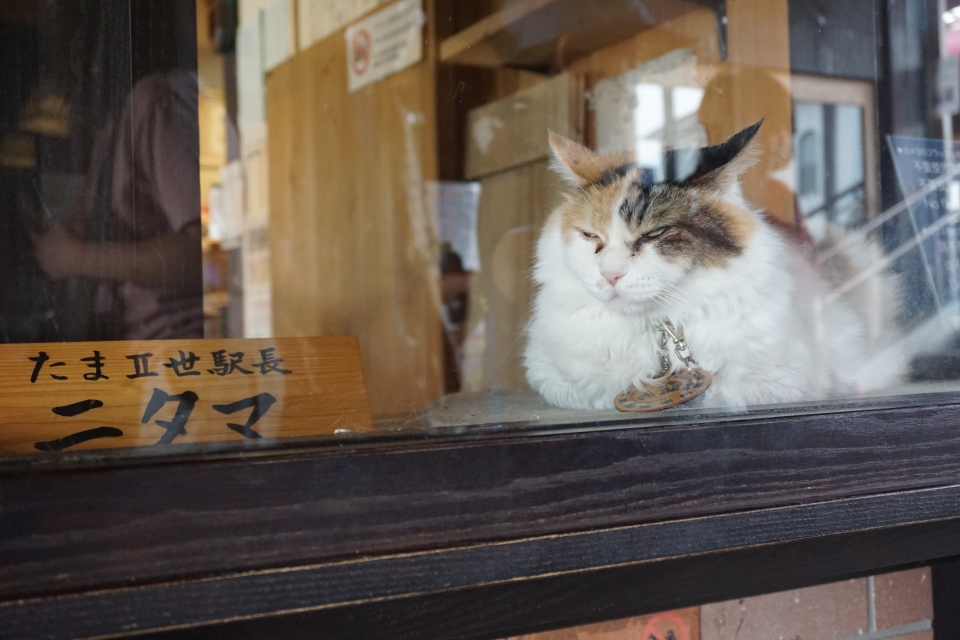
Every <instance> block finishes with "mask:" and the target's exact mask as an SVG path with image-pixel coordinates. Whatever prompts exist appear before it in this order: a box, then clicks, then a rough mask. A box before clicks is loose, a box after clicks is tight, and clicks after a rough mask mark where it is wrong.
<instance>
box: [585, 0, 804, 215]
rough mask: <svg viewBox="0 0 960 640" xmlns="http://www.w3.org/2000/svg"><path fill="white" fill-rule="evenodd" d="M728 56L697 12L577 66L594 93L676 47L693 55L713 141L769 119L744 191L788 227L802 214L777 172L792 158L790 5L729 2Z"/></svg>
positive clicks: (707, 18)
mask: <svg viewBox="0 0 960 640" xmlns="http://www.w3.org/2000/svg"><path fill="white" fill-rule="evenodd" d="M727 11H728V22H727V37H728V51H729V54H728V57H727V60H726V61H722V60H721V59H720V41H719V35H718V32H717V21H716V16H715V15H714V13H713V12H712V11H710V10H708V9H702V10H699V11H692V12H690V13H688V14H686V15H684V16H681V17H679V18H677V19H675V20H671V21H669V22H666V23H664V24H662V25H660V26H658V27H656V28H653V29H649V30H647V31H644V32H642V33H639V34H637V35H636V36H635V37H634V38H631V39H630V40H626V41H624V42H621V43H619V44H616V45H613V46H610V47H607V48H605V49H601V50H599V51H596V52H594V53H592V54H590V55H589V56H586V57H584V58H581V59H580V60H577V61H576V62H574V63H572V64H571V65H570V67H569V70H570V71H571V72H576V73H582V74H584V76H585V77H586V84H587V89H588V90H590V89H592V88H593V87H594V86H596V84H597V82H599V81H600V80H603V79H605V78H610V77H614V76H617V75H620V74H622V73H624V72H626V71H629V70H630V69H633V68H635V67H637V66H639V65H641V64H643V63H645V62H649V61H651V60H653V59H655V58H658V57H660V56H662V55H664V54H666V53H669V52H670V51H673V50H675V49H681V48H686V49H690V50H691V51H693V53H694V55H696V57H697V61H698V63H699V66H700V77H701V87H703V88H704V89H708V92H707V94H706V95H705V96H704V103H703V104H704V106H703V107H701V114H700V121H701V123H702V124H703V125H704V126H705V127H706V129H707V134H708V136H709V138H710V142H711V144H715V143H717V142H719V141H721V140H723V139H725V138H726V137H728V136H730V135H732V134H733V133H736V132H737V131H739V130H740V129H742V128H743V127H745V126H747V125H748V124H751V123H753V122H755V121H757V120H759V119H760V118H765V120H764V125H763V128H762V130H761V131H762V133H761V142H762V143H763V145H764V157H763V160H762V161H761V162H760V163H759V164H758V165H757V166H756V167H754V168H752V169H750V170H749V171H748V172H747V173H746V174H745V175H744V176H743V184H744V193H745V195H746V196H747V198H748V200H750V201H751V202H752V203H753V204H754V205H755V206H757V207H760V208H763V209H766V210H767V211H768V213H769V214H770V215H771V216H772V217H774V218H776V219H777V220H780V221H783V222H787V223H789V222H792V221H793V217H794V201H793V194H792V192H790V191H789V190H788V189H786V188H784V187H783V186H782V183H780V182H777V181H774V180H771V179H770V175H771V174H772V173H773V172H775V171H778V170H781V169H783V168H784V167H785V166H787V163H788V162H789V161H790V159H791V157H792V152H793V151H792V104H791V100H790V79H789V70H790V33H789V24H788V16H787V1H786V0H737V2H728V3H727ZM586 140H587V143H588V144H589V145H591V146H594V145H595V144H596V139H595V131H594V127H593V121H592V113H588V114H587V131H586Z"/></svg>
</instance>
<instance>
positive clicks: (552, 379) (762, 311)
mask: <svg viewBox="0 0 960 640" xmlns="http://www.w3.org/2000/svg"><path fill="white" fill-rule="evenodd" d="M561 233H562V232H561V229H560V226H559V224H558V223H557V221H553V222H552V223H548V225H547V227H546V228H545V229H544V232H543V235H542V236H541V239H540V243H539V245H538V250H537V266H536V269H535V274H534V279H535V280H536V281H537V283H538V284H539V289H538V291H537V294H536V298H535V303H534V309H533V314H532V317H531V320H530V323H529V325H528V328H527V344H526V349H525V354H524V356H525V364H526V367H527V380H528V382H529V383H530V385H531V386H532V387H533V388H534V389H535V390H536V391H538V392H539V393H540V394H541V395H542V396H543V397H544V398H545V399H546V400H547V401H548V402H550V403H551V404H554V405H557V406H562V407H567V408H575V409H612V408H613V402H614V398H616V396H617V394H619V393H620V392H622V391H625V390H626V389H627V388H628V387H629V386H630V385H631V384H633V385H639V384H642V383H643V382H644V381H648V380H650V379H651V378H652V377H653V376H654V375H655V374H656V373H657V372H659V370H660V364H659V359H658V353H659V347H658V345H657V338H658V334H657V331H656V327H657V325H658V324H659V323H660V321H661V320H662V319H664V318H669V319H670V321H671V322H673V323H674V324H680V325H682V326H683V328H684V332H685V337H686V342H687V344H688V346H689V348H690V350H691V351H692V353H693V355H694V357H695V358H696V360H697V361H698V362H699V363H700V364H701V366H702V367H703V368H704V369H706V370H708V371H710V372H711V374H713V378H714V381H713V384H712V386H711V388H710V390H709V391H708V392H707V393H706V394H705V396H704V398H703V400H702V402H703V404H704V405H706V406H733V407H743V406H747V405H758V404H773V403H784V402H796V401H801V400H812V399H825V398H829V397H835V396H840V395H846V394H850V393H856V392H865V391H870V390H873V389H877V388H882V387H884V386H886V385H889V384H891V383H892V382H894V381H895V380H896V379H897V378H898V377H899V375H900V373H901V369H902V363H901V362H899V361H896V360H893V361H890V360H889V359H888V360H887V361H886V362H879V363H878V362H876V361H875V359H874V358H873V357H872V356H873V354H872V353H871V351H870V347H869V345H868V343H867V340H866V337H865V331H864V323H863V321H862V319H861V318H859V317H857V315H856V314H855V313H854V310H852V309H850V308H848V307H846V306H845V305H843V304H841V303H838V302H830V301H829V296H828V293H829V292H828V290H827V288H826V286H825V285H824V283H823V281H822V280H821V278H819V276H818V275H817V274H816V273H815V272H814V271H813V270H812V268H810V267H809V266H808V265H807V264H806V263H805V262H804V260H803V259H802V258H801V257H800V256H799V254H798V252H796V251H795V250H793V249H792V248H790V247H788V246H786V245H785V244H784V243H783V242H782V241H781V239H780V238H779V236H778V235H777V233H776V232H775V231H774V230H772V229H770V228H769V227H768V226H766V225H765V224H763V225H761V226H760V227H759V230H758V232H757V233H756V234H755V235H754V237H753V238H752V239H751V242H750V244H749V245H748V247H747V248H746V250H745V251H744V252H743V255H741V256H739V257H737V258H734V259H731V260H730V261H729V263H728V264H727V265H726V267H725V268H722V269H721V268H715V269H707V270H703V271H699V272H697V273H695V274H691V276H689V277H688V278H687V280H686V281H685V282H684V284H683V287H682V293H681V294H680V296H679V297H674V298H672V299H671V300H670V301H666V302H664V303H662V304H659V305H657V306H656V307H655V308H654V309H651V310H650V312H648V313H636V314H630V313H622V312H620V311H616V310H613V309H611V308H610V307H609V306H608V305H607V304H606V303H605V302H603V301H601V300H598V299H596V298H595V297H594V296H592V295H590V294H589V293H588V292H587V291H586V290H585V288H584V287H583V285H582V284H581V282H580V281H579V280H577V279H576V278H575V277H574V274H572V273H570V270H569V267H568V265H567V264H566V263H565V261H564V259H563V251H564V247H563V240H562V237H561ZM671 358H672V361H673V363H674V366H675V368H679V367H680V366H681V364H680V362H679V360H678V359H677V358H676V356H675V355H674V354H673V353H672V351H671Z"/></svg>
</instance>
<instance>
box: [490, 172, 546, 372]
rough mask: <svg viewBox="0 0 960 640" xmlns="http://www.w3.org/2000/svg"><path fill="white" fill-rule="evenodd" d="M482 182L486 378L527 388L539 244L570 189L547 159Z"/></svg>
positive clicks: (493, 176) (497, 174)
mask: <svg viewBox="0 0 960 640" xmlns="http://www.w3.org/2000/svg"><path fill="white" fill-rule="evenodd" d="M480 183H481V185H482V186H483V191H482V195H481V198H480V212H479V216H478V223H477V235H478V243H479V247H480V264H481V270H480V272H479V273H478V274H477V279H476V283H477V286H478V289H479V292H480V294H481V295H482V296H483V297H484V300H485V302H486V322H487V325H486V328H487V332H486V354H485V356H486V357H485V358H484V379H485V380H486V381H487V384H488V386H489V387H490V388H500V389H525V388H527V383H526V379H525V377H524V368H523V347H524V336H523V328H524V326H525V325H526V323H527V320H528V318H529V315H530V303H531V300H532V299H533V282H532V280H531V273H530V272H531V270H532V268H533V262H534V248H535V246H536V242H537V238H538V237H539V235H540V229H541V227H542V226H543V223H544V222H545V221H546V219H547V216H549V215H550V213H551V212H552V211H553V209H554V208H555V207H556V206H557V205H558V204H560V198H561V195H560V194H561V193H562V192H563V189H564V187H563V183H562V180H561V179H560V177H559V176H557V175H556V174H555V173H554V172H553V171H551V170H550V169H549V168H548V166H547V160H546V158H542V159H541V160H540V161H539V162H534V163H531V164H526V165H523V166H520V167H516V168H514V169H511V170H509V171H503V172H500V173H496V174H493V175H491V176H488V177H486V178H484V179H482V180H481V181H480ZM474 308H476V307H474Z"/></svg>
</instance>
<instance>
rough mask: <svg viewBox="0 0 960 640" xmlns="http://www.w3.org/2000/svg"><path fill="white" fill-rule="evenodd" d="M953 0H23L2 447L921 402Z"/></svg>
mask: <svg viewBox="0 0 960 640" xmlns="http://www.w3.org/2000/svg"><path fill="white" fill-rule="evenodd" d="M954 2H955V0H941V2H939V3H917V2H907V1H906V0H892V1H890V2H873V1H869V0H857V1H855V2H844V3H832V4H824V3H818V2H813V1H807V0H789V1H788V0H737V2H722V1H716V2H714V1H713V0H699V1H696V2H694V1H692V0H657V1H655V2H648V3H644V5H643V6H640V5H638V4H637V3H633V2H629V1H626V0H624V1H623V2H618V1H612V2H606V3H603V7H602V8H600V7H594V6H593V5H592V4H591V3H580V2H573V1H568V0H551V1H549V2H539V3H529V2H521V1H520V0H484V1H483V2H473V3H441V2H434V1H432V0H392V1H390V0H364V1H359V0H356V1H351V2H336V3H333V2H327V1H324V0H196V1H192V0H175V1H171V2H151V1H148V0H64V1H60V2H53V1H44V2H36V3H16V2H13V3H4V4H3V7H2V8H0V59H2V61H3V64H2V65H0V87H2V91H0V225H2V235H0V238H2V242H3V245H4V250H3V251H2V252H0V255H2V258H0V301H2V302H0V339H2V341H3V343H4V344H3V345H2V347H0V361H2V362H3V364H4V367H3V373H2V374H0V376H2V377H0V381H2V382H3V383H4V384H3V386H4V391H2V392H0V404H2V405H3V407H4V409H5V411H6V416H7V417H6V418H5V419H6V420H8V421H10V424H11V425H12V424H14V423H15V424H16V425H17V426H16V428H13V427H11V428H10V429H6V430H4V431H3V433H2V434H0V455H14V454H31V455H41V454H43V455H54V452H57V451H61V452H62V451H65V450H69V452H75V451H76V452H79V451H84V450H92V449H99V448H103V447H113V448H117V447H122V448H129V447H146V446H155V445H180V444H190V443H208V444H210V443H219V444H224V445H228V446H236V447H240V446H257V447H269V446H271V442H270V441H271V440H273V439H275V438H301V439H306V441H309V442H313V443H315V442H318V441H319V442H325V441H335V440H343V439H360V440H362V439H364V438H368V437H372V435H376V434H377V433H378V432H383V431H390V432H391V433H397V432H399V433H400V434H403V433H408V434H414V433H417V434H420V433H423V432H424V430H426V431H427V432H429V433H438V434H441V435H449V434H451V433H460V432H461V430H467V431H470V430H471V429H472V430H474V431H475V432H484V431H498V430H501V429H517V430H524V429H527V430H536V429H540V428H543V427H550V428H552V427H553V426H557V425H559V426H564V427H569V428H574V427H578V428H583V427H584V425H587V426H590V425H602V424H608V423H614V424H620V425H622V426H626V425H628V424H629V425H636V426H641V427H642V426H644V425H650V424H662V423H664V422H665V421H666V422H692V421H715V420H723V419H728V418H731V417H740V416H743V415H744V414H745V413H748V414H750V415H771V414H778V415H779V414H782V413H784V412H809V411H824V412H829V411H841V410H845V409H847V408H850V407H863V406H892V405H902V404H905V403H923V402H935V401H937V398H939V397H941V396H940V395H938V394H943V393H952V392H953V391H955V388H956V385H957V380H958V378H960V359H958V357H957V354H956V345H957V344H958V339H960V334H958V331H960V311H958V304H960V240H958V237H957V220H958V216H960V177H958V173H960V168H958V167H960V164H958V162H960V144H958V142H957V138H956V137H957V135H958V134H957V133H956V132H957V130H958V128H960V121H958V118H957V115H958V113H960V57H958V56H960V7H954V6H952V4H953V3H954ZM21 400H22V401H21ZM254 441H259V442H254Z"/></svg>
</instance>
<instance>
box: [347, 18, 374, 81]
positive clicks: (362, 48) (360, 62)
mask: <svg viewBox="0 0 960 640" xmlns="http://www.w3.org/2000/svg"><path fill="white" fill-rule="evenodd" d="M372 44H373V43H372V42H371V41H370V33H369V32H368V31H367V30H366V29H360V30H359V31H357V32H356V33H355V34H353V40H352V41H351V42H350V66H352V67H353V72H354V73H355V74H357V75H358V76H362V75H363V74H364V73H366V71H367V69H369V68H370V47H371V45H372Z"/></svg>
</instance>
